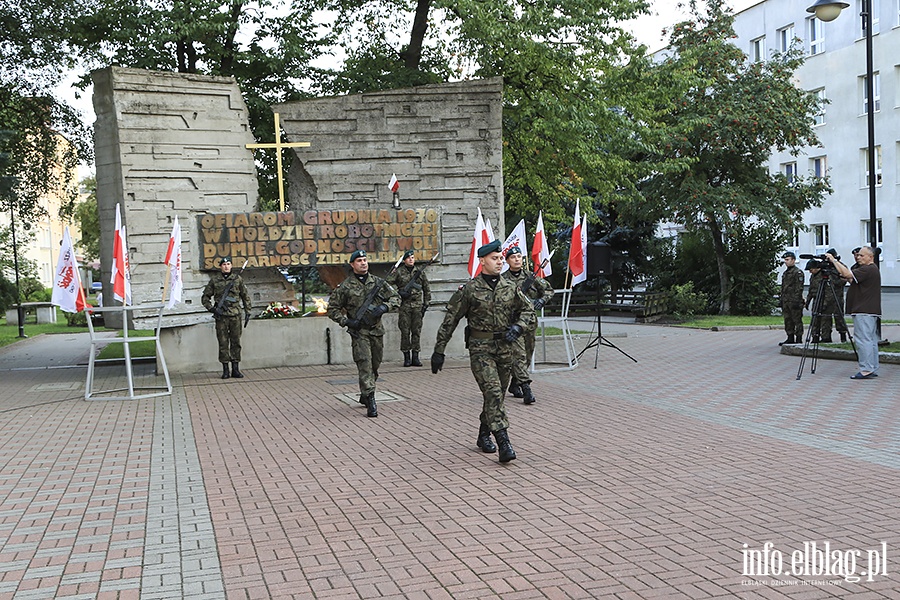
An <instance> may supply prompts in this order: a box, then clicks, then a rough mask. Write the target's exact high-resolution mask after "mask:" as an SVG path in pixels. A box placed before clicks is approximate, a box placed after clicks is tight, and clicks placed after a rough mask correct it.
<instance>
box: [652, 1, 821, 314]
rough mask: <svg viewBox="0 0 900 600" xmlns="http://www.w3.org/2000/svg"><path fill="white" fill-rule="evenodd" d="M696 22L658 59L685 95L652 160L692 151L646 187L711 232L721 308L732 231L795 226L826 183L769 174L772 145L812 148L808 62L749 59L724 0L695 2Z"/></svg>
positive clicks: (683, 27)
mask: <svg viewBox="0 0 900 600" xmlns="http://www.w3.org/2000/svg"><path fill="white" fill-rule="evenodd" d="M690 5H691V10H692V12H693V14H694V20H693V21H687V22H683V23H679V24H678V25H676V26H675V27H674V30H673V32H672V34H671V37H670V45H671V49H672V51H673V54H672V56H671V57H670V58H667V59H665V60H664V61H663V62H662V63H661V64H660V65H659V67H658V69H659V71H660V73H661V74H663V75H662V76H663V77H664V79H665V80H668V81H671V82H673V84H674V85H675V86H676V89H675V91H676V97H680V98H681V100H680V102H679V103H678V104H677V105H676V107H675V110H673V111H672V112H671V114H670V115H669V116H668V117H667V118H666V119H665V121H666V123H667V125H669V130H668V131H669V133H668V135H669V139H668V141H667V142H666V144H665V146H664V154H663V155H661V156H657V157H653V158H654V160H655V162H657V163H658V162H660V161H662V160H666V159H674V158H688V159H689V166H688V167H683V166H680V167H679V168H677V169H674V170H670V171H669V172H666V173H658V174H656V175H655V176H653V177H652V178H650V179H648V180H647V181H646V182H644V183H643V185H642V192H643V194H644V198H645V199H646V206H647V207H652V208H654V209H655V210H656V216H657V217H660V218H666V219H668V220H670V221H673V222H675V223H677V224H680V225H683V226H684V227H685V228H686V229H687V230H689V231H701V230H702V231H708V232H709V234H710V236H711V239H712V244H713V248H714V251H715V257H716V270H717V272H718V281H719V294H718V301H719V312H720V313H721V314H728V313H729V312H730V309H731V307H730V300H729V298H730V290H731V275H730V273H729V270H728V266H727V262H726V254H727V247H728V238H729V236H730V235H732V233H733V232H735V231H736V230H737V229H738V228H741V227H746V225H747V223H748V222H760V223H762V224H764V225H765V226H766V227H768V228H771V229H772V230H774V231H777V232H780V233H785V232H790V231H792V230H793V228H794V227H795V226H797V225H799V224H800V216H801V214H802V212H803V211H804V210H806V209H807V208H810V207H812V206H818V205H820V204H821V203H822V199H823V197H824V194H825V193H826V192H829V191H830V187H829V185H828V181H827V180H826V179H824V178H815V177H812V178H804V177H801V176H799V175H798V176H796V177H794V178H793V179H792V180H788V178H787V177H786V176H785V175H784V174H783V173H776V174H772V173H770V172H769V170H768V168H767V167H766V161H767V160H768V158H769V156H770V155H771V153H772V150H773V149H776V150H778V151H784V150H788V151H790V152H791V153H792V154H793V155H795V156H796V155H797V154H799V152H800V149H801V148H802V147H804V146H814V145H816V144H817V138H816V135H815V132H814V130H813V124H814V115H815V114H817V113H818V112H820V102H819V99H818V98H817V97H816V95H815V94H813V93H810V92H806V91H804V90H800V89H798V88H796V87H795V86H794V84H793V82H792V80H791V78H792V75H793V73H794V71H795V70H796V69H797V68H798V67H799V66H800V65H801V64H802V63H803V57H802V54H801V51H800V49H799V48H796V47H795V48H793V49H791V50H790V51H788V52H786V53H783V54H781V55H778V56H775V57H773V58H772V60H769V61H760V62H753V63H750V62H749V61H748V59H747V57H746V56H745V55H744V54H743V52H742V51H741V50H740V49H739V48H737V47H736V46H735V45H733V44H732V43H731V42H730V41H729V40H730V39H731V38H733V37H735V36H734V31H733V28H732V23H733V20H734V17H733V15H731V14H730V13H729V12H728V11H727V9H726V7H725V4H724V1H723V0H706V2H705V9H704V8H703V7H700V6H699V3H698V2H697V0H691V3H690Z"/></svg>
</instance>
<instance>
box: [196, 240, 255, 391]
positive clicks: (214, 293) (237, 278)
mask: <svg viewBox="0 0 900 600" xmlns="http://www.w3.org/2000/svg"><path fill="white" fill-rule="evenodd" d="M246 266H247V261H244V266H243V267H241V270H240V271H239V272H238V273H232V272H231V257H229V256H226V257H224V258H223V259H222V261H221V262H220V263H219V272H218V273H216V274H215V275H213V276H212V278H211V279H210V280H209V283H207V284H206V287H205V288H203V296H202V298H201V302H203V307H204V308H206V310H208V311H209V312H211V313H212V314H213V318H215V320H216V339H217V340H218V341H219V362H220V363H222V379H228V378H229V377H235V378H237V379H241V378H243V377H244V374H243V373H241V369H240V362H241V334H242V333H243V328H244V327H246V326H247V324H248V323H249V322H250V294H249V293H247V286H246V285H244V280H243V279H242V278H241V273H243V272H244V267H246ZM242 304H243V311H242V310H241V305H242ZM242 313H243V318H242ZM229 363H231V371H229V370H228V364H229Z"/></svg>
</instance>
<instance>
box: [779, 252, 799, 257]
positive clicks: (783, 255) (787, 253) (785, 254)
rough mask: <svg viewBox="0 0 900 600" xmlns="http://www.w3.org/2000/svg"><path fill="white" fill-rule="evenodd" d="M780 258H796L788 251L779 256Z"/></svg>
mask: <svg viewBox="0 0 900 600" xmlns="http://www.w3.org/2000/svg"><path fill="white" fill-rule="evenodd" d="M781 258H797V255H796V254H794V253H793V252H791V251H790V250H788V251H787V252H785V253H784V254H782V255H781Z"/></svg>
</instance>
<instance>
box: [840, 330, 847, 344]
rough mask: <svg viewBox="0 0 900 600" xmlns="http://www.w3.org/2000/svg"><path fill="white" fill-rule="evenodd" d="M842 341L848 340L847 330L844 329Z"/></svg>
mask: <svg viewBox="0 0 900 600" xmlns="http://www.w3.org/2000/svg"><path fill="white" fill-rule="evenodd" d="M841 341H842V342H846V341H847V332H846V331H842V332H841Z"/></svg>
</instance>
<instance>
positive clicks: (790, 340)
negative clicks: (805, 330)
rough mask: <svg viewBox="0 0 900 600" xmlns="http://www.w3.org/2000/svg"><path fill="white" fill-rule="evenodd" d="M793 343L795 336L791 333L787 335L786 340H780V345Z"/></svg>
mask: <svg viewBox="0 0 900 600" xmlns="http://www.w3.org/2000/svg"><path fill="white" fill-rule="evenodd" d="M793 343H794V336H792V335H789V336H787V339H786V340H784V341H783V342H779V343H778V345H779V346H784V345H785V344H793Z"/></svg>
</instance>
